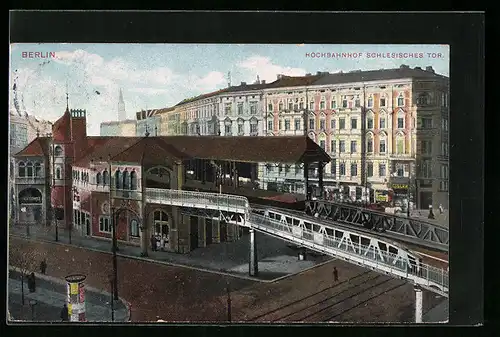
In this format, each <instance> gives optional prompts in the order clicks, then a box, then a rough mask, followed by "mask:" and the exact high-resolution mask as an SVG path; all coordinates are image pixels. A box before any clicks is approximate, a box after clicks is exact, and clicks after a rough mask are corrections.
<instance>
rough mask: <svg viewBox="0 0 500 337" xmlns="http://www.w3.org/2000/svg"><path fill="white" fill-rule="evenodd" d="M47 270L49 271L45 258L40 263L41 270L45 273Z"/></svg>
mask: <svg viewBox="0 0 500 337" xmlns="http://www.w3.org/2000/svg"><path fill="white" fill-rule="evenodd" d="M46 271H47V261H46V260H45V259H43V260H42V262H41V263H40V272H41V273H42V274H44V275H45V272H46Z"/></svg>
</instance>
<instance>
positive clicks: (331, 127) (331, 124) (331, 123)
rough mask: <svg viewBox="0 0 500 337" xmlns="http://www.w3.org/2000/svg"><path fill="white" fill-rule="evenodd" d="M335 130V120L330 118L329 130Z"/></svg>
mask: <svg viewBox="0 0 500 337" xmlns="http://www.w3.org/2000/svg"><path fill="white" fill-rule="evenodd" d="M336 128H337V122H336V120H335V118H332V120H331V121H330V129H332V130H335V129H336Z"/></svg>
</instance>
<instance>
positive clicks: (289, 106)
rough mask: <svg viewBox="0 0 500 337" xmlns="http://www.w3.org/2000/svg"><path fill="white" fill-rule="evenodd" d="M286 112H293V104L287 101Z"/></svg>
mask: <svg viewBox="0 0 500 337" xmlns="http://www.w3.org/2000/svg"><path fill="white" fill-rule="evenodd" d="M288 110H289V111H292V110H293V102H292V101H291V100H290V101H288Z"/></svg>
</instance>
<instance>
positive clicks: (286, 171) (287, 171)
mask: <svg viewBox="0 0 500 337" xmlns="http://www.w3.org/2000/svg"><path fill="white" fill-rule="evenodd" d="M288 173H290V165H285V174H288Z"/></svg>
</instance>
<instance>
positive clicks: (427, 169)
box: [420, 160, 432, 178]
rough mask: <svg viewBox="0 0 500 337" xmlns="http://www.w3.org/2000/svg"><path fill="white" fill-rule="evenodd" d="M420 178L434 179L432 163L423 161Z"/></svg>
mask: <svg viewBox="0 0 500 337" xmlns="http://www.w3.org/2000/svg"><path fill="white" fill-rule="evenodd" d="M420 176H421V177H422V178H432V161H431V160H422V163H421V164H420Z"/></svg>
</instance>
